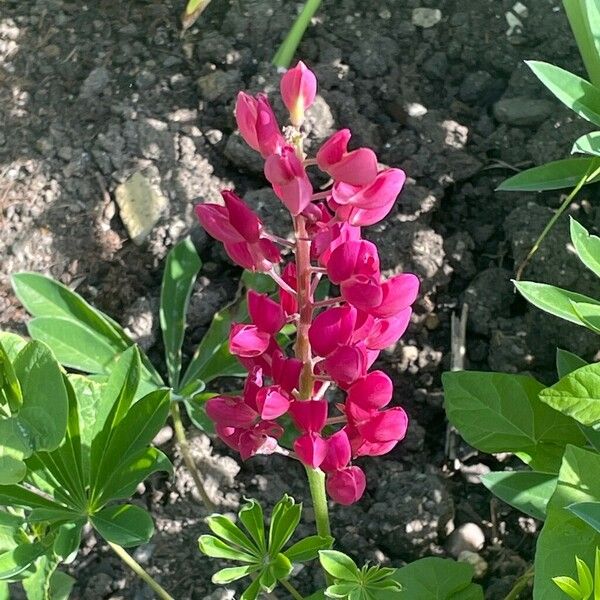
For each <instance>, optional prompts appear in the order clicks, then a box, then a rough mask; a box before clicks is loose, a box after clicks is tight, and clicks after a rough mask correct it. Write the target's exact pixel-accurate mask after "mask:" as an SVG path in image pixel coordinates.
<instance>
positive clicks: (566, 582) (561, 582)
mask: <svg viewBox="0 0 600 600" xmlns="http://www.w3.org/2000/svg"><path fill="white" fill-rule="evenodd" d="M552 581H553V582H554V583H555V584H556V585H557V586H558V587H559V588H560V589H561V590H562V591H563V592H564V593H565V594H567V596H569V597H570V598H573V600H582V595H581V590H580V589H579V584H578V583H577V582H576V581H575V580H574V579H571V578H570V577H553V578H552Z"/></svg>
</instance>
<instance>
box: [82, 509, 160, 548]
mask: <svg viewBox="0 0 600 600" xmlns="http://www.w3.org/2000/svg"><path fill="white" fill-rule="evenodd" d="M90 521H91V522H92V525H93V526H94V528H95V529H96V531H97V532H98V533H99V534H100V535H101V536H102V537H103V538H104V539H105V540H107V541H109V542H112V543H113V544H118V545H119V546H123V547H124V548H127V547H129V546H139V545H140V544H144V543H146V542H147V541H148V540H149V539H150V538H151V537H152V534H153V533H154V523H153V522H152V517H151V516H150V515H149V514H148V513H147V512H146V511H145V510H143V509H142V508H140V507H139V506H134V505H133V504H121V505H118V506H109V507H107V508H103V509H102V510H100V511H98V512H97V513H95V514H94V515H92V517H91V518H90Z"/></svg>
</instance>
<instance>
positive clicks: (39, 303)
mask: <svg viewBox="0 0 600 600" xmlns="http://www.w3.org/2000/svg"><path fill="white" fill-rule="evenodd" d="M11 282H12V286H13V290H14V292H15V295H16V296H17V298H18V299H19V300H20V301H21V304H23V306H24V307H25V308H26V309H27V310H28V311H29V313H31V315H33V316H34V317H66V318H69V319H72V320H75V321H78V322H80V323H82V324H83V325H86V326H87V327H88V328H89V329H91V330H92V331H94V332H96V333H97V334H98V335H100V336H102V337H103V338H106V339H108V340H109V341H110V342H111V343H112V344H113V345H114V346H115V347H116V349H117V350H124V349H125V348H127V344H125V343H124V342H123V336H124V335H125V333H124V332H123V331H122V330H121V331H119V330H118V329H117V327H115V325H114V323H112V322H111V321H110V320H109V319H108V318H107V317H106V315H103V314H102V313H101V312H100V311H98V310H96V309H95V308H93V307H92V306H91V305H90V304H88V303H87V302H86V301H85V300H84V299H83V298H82V297H81V296H80V295H79V294H76V293H75V292H72V291H71V290H70V289H69V288H68V287H66V286H64V285H63V284H62V283H59V282H58V281H55V280H54V279H51V278H50V277H46V276H45V275H40V274H38V273H17V274H15V275H13V276H12V277H11Z"/></svg>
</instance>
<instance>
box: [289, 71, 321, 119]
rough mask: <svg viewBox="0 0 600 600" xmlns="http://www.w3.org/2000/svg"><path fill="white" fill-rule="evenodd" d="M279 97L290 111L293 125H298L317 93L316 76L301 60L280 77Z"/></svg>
mask: <svg viewBox="0 0 600 600" xmlns="http://www.w3.org/2000/svg"><path fill="white" fill-rule="evenodd" d="M280 91H281V99H282V100H283V103H284V104H285V106H286V108H287V109H288V110H289V112H290V119H291V121H292V124H293V125H296V126H299V125H300V124H301V123H302V120H303V118H304V111H305V110H306V109H307V108H308V107H309V106H311V104H312V103H313V102H314V101H315V96H316V95H317V78H316V76H315V74H314V73H313V72H312V71H311V70H310V69H309V68H308V67H307V66H306V65H305V64H304V63H303V62H302V61H299V62H298V64H297V65H296V66H295V67H294V68H292V69H288V70H287V72H286V73H285V74H284V75H283V77H282V78H281V83H280Z"/></svg>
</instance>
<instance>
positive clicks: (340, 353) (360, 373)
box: [320, 346, 366, 386]
mask: <svg viewBox="0 0 600 600" xmlns="http://www.w3.org/2000/svg"><path fill="white" fill-rule="evenodd" d="M320 364H322V365H323V368H324V369H325V371H326V372H327V373H328V374H329V376H330V377H331V378H332V379H333V380H334V381H335V382H336V383H337V384H339V385H342V386H348V385H351V384H353V383H354V382H355V381H356V380H357V379H360V378H361V377H364V376H365V374H366V355H365V352H364V350H363V349H361V348H359V347H357V346H338V348H336V350H334V351H333V352H332V353H331V354H330V355H329V356H328V357H327V358H326V359H325V360H324V361H322V362H321V363H320Z"/></svg>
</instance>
